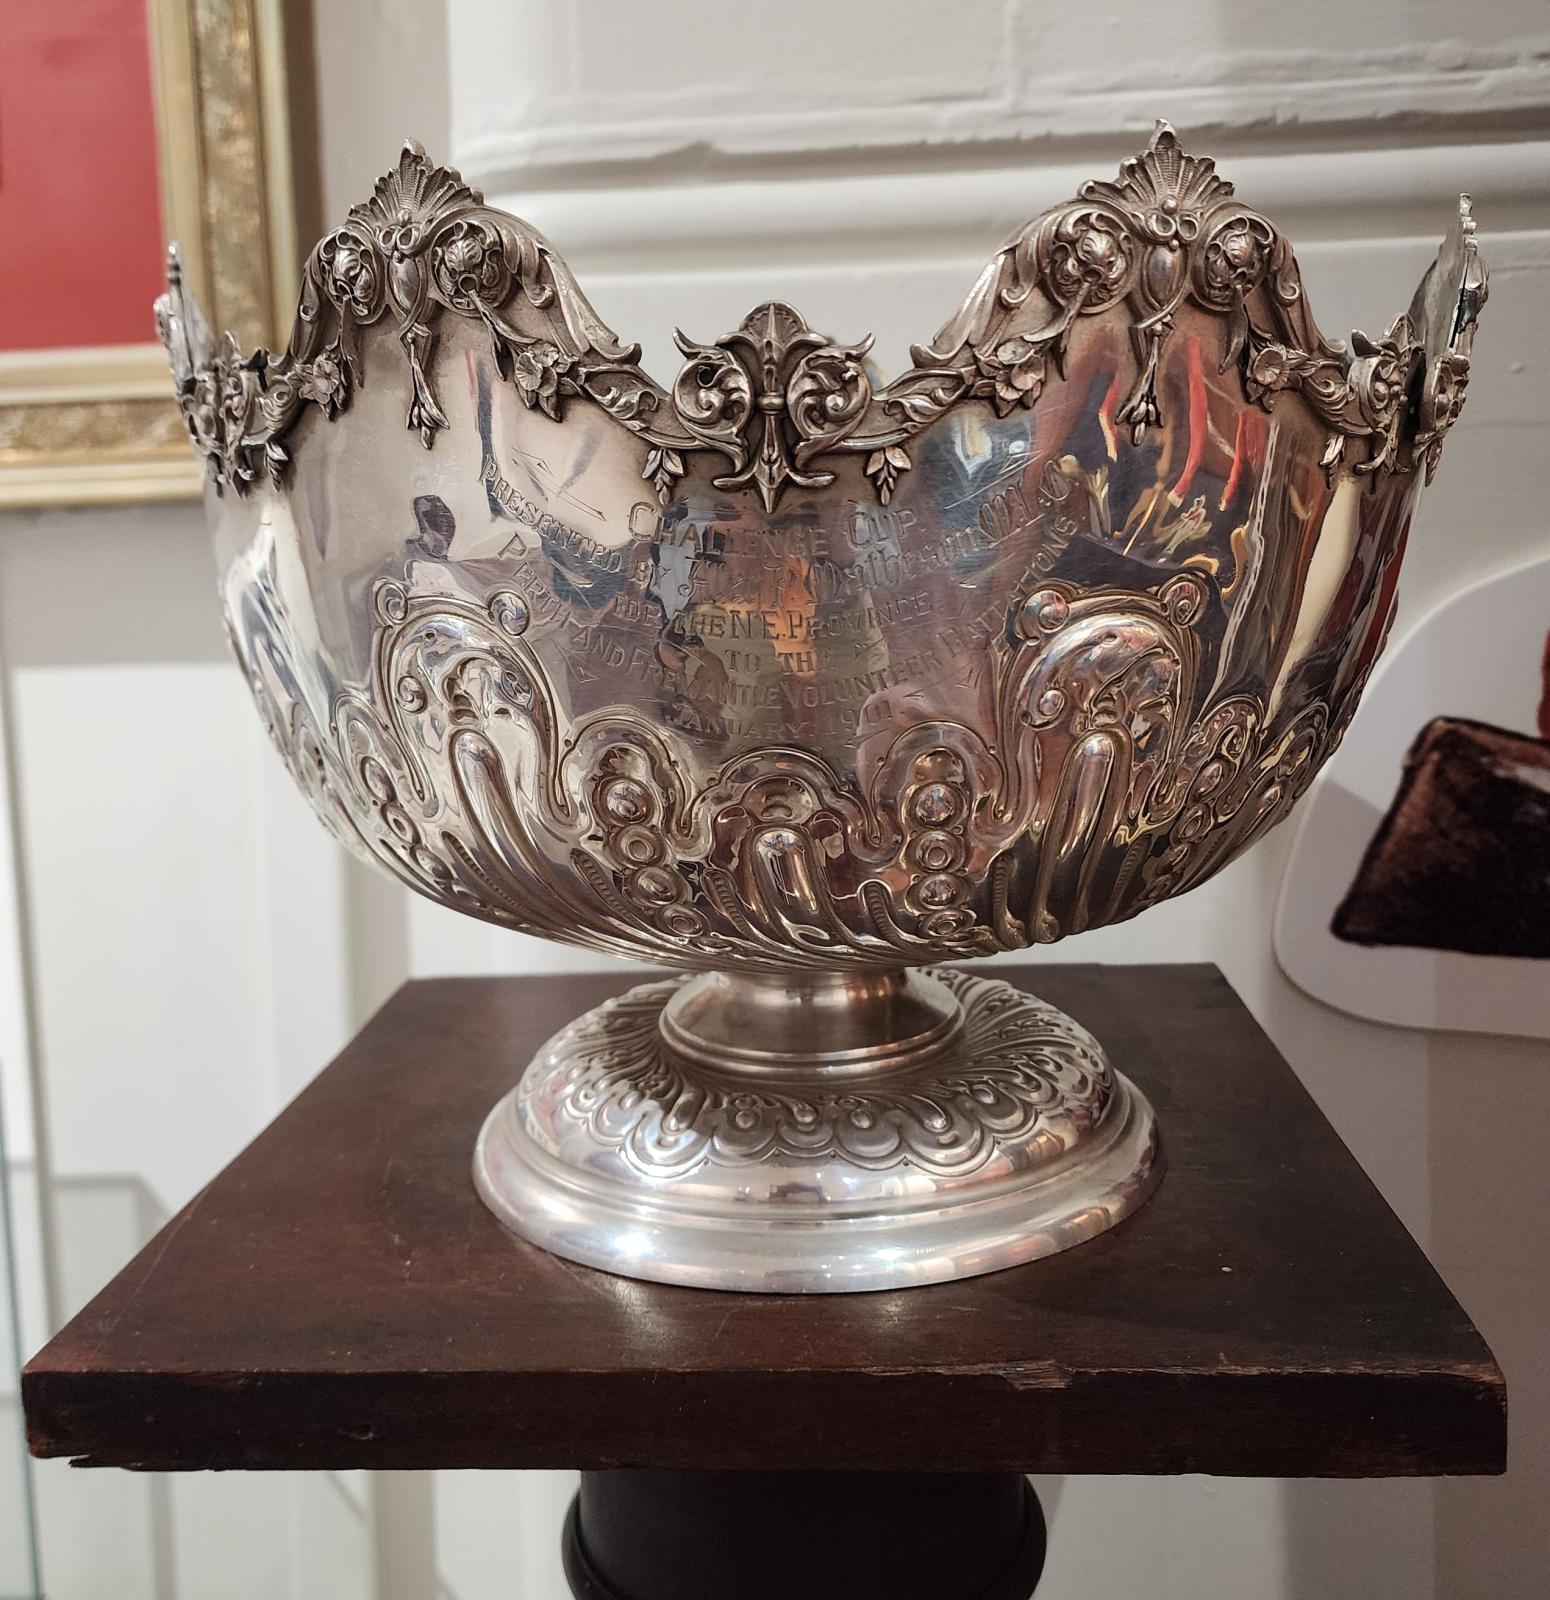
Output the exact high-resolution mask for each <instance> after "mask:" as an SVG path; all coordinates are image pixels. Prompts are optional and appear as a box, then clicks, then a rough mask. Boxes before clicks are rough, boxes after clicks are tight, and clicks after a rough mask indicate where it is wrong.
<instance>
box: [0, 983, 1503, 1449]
mask: <svg viewBox="0 0 1550 1600" xmlns="http://www.w3.org/2000/svg"><path fill="white" fill-rule="evenodd" d="M996 971H997V972H998V974H999V975H1002V976H1006V977H1008V978H1010V979H1011V980H1012V981H1014V982H1021V983H1023V984H1025V985H1026V986H1029V987H1032V986H1034V979H1035V977H1036V978H1037V985H1036V986H1037V989H1038V991H1039V992H1040V993H1041V994H1043V995H1044V996H1045V997H1046V998H1047V999H1049V1000H1051V1001H1053V1002H1054V1003H1055V1004H1057V1005H1059V1006H1062V1007H1064V1008H1065V1009H1067V1010H1068V1011H1070V1012H1071V1013H1072V1014H1073V1015H1074V1016H1076V1017H1077V1018H1078V1019H1080V1020H1081V1021H1083V1022H1085V1023H1087V1024H1088V1026H1089V1027H1091V1028H1092V1029H1093V1030H1094V1031H1095V1032H1096V1033H1097V1034H1098V1035H1099V1037H1100V1038H1101V1039H1102V1041H1103V1042H1104V1044H1105V1045H1106V1046H1107V1047H1108V1049H1109V1052H1110V1054H1111V1056H1112V1057H1113V1059H1114V1060H1115V1061H1116V1063H1118V1064H1119V1065H1120V1066H1122V1067H1123V1069H1124V1070H1125V1071H1126V1072H1128V1073H1130V1074H1131V1075H1132V1076H1133V1077H1134V1078H1135V1079H1136V1080H1137V1082H1139V1083H1140V1085H1141V1086H1142V1087H1143V1088H1144V1089H1145V1091H1146V1092H1147V1094H1148V1095H1150V1096H1151V1098H1152V1101H1153V1104H1154V1105H1155V1106H1156V1108H1157V1111H1158V1114H1159V1117H1160V1118H1161V1121H1162V1127H1163V1131H1164V1138H1165V1141H1166V1147H1167V1154H1168V1163H1169V1170H1168V1175H1167V1177H1166V1178H1165V1179H1164V1181H1163V1184H1162V1187H1161V1188H1160V1189H1159V1190H1158V1192H1157V1194H1156V1196H1155V1197H1154V1198H1153V1199H1152V1200H1151V1201H1150V1202H1149V1203H1148V1204H1147V1205H1145V1206H1144V1207H1143V1208H1142V1209H1141V1211H1140V1212H1138V1213H1137V1214H1136V1215H1135V1216H1134V1217H1133V1218H1131V1219H1130V1220H1129V1221H1127V1222H1125V1223H1122V1224H1121V1225H1120V1226H1119V1227H1118V1228H1116V1229H1115V1230H1114V1231H1112V1232H1111V1233H1108V1234H1106V1235H1104V1236H1103V1237H1101V1238H1099V1239H1097V1240H1094V1241H1093V1242H1091V1243H1088V1244H1084V1245H1081V1246H1079V1247H1077V1248H1076V1249H1074V1250H1070V1251H1067V1252H1066V1253H1065V1254H1063V1255H1059V1256H1055V1257H1052V1258H1050V1259H1048V1260H1045V1261H1038V1262H1034V1263H1032V1264H1030V1265H1028V1266H1024V1267H1015V1268H1012V1269H1011V1270H1010V1271H1006V1272H1000V1273H995V1274H992V1275H990V1276H988V1277H983V1278H977V1279H972V1280H970V1281H967V1282H962V1283H954V1284H945V1285H942V1286H940V1287H934V1288H926V1289H910V1290H904V1291H900V1292H897V1293H884V1294H871V1295H852V1296H845V1295H834V1296H827V1295H820V1296H812V1297H803V1298H796V1297H766V1296H756V1295H731V1294H721V1293H711V1292H707V1291H703V1290H695V1289H675V1288H666V1287H659V1286H657V1285H654V1284H645V1283H635V1282H631V1281H628V1280H626V1279H623V1278H614V1277H609V1276H607V1275H606V1274H604V1273H600V1272H594V1271H591V1270H589V1269H587V1268H584V1267H577V1266H572V1265H569V1264H568V1263H566V1262H563V1261H560V1260H557V1259H555V1258H554V1257H551V1256H548V1255H545V1254H544V1253H542V1252H541V1251H539V1250H536V1249H534V1248H532V1247H530V1246H527V1245H524V1244H522V1243H520V1242H518V1241H517V1240H516V1239H514V1238H512V1237H511V1236H509V1235H508V1234H506V1233H505V1232H504V1231H503V1230H502V1229H501V1227H500V1226H499V1225H498V1224H497V1223H496V1222H495V1221H494V1219H493V1218H492V1217H491V1216H490V1215H489V1214H487V1213H486V1211H485V1210H484V1207H483V1206H482V1205H481V1203H480V1201H479V1200H478V1198H477V1197H476V1195H475V1193H474V1189H473V1184H472V1181H471V1179H470V1176H469V1163H470V1156H471V1152H472V1148H473V1142H474V1136H475V1134H476V1132H477V1131H478V1128H479V1124H480V1122H481V1120H482V1118H483V1117H484V1114H485V1112H486V1111H487V1110H488V1109H489V1107H490V1106H491V1104H492V1103H493V1102H494V1101H495V1100H496V1098H497V1097H498V1096H499V1095H500V1094H501V1093H502V1092H503V1091H504V1090H505V1089H506V1088H507V1087H508V1086H509V1085H510V1084H511V1082H512V1081H513V1080H514V1079H515V1077H516V1076H517V1074H518V1072H519V1071H520V1069H521V1067H522V1066H523V1064H524V1063H525V1062H526V1061H527V1059H528V1058H529V1056H531V1055H532V1053H533V1052H534V1050H535V1049H536V1047H537V1046H538V1045H539V1044H540V1043H541V1042H542V1040H543V1039H544V1038H545V1037H546V1036H547V1035H548V1034H550V1033H551V1032H553V1031H554V1030H555V1029H556V1028H558V1027H559V1026H560V1025H561V1024H562V1023H564V1022H565V1021H567V1020H569V1019H570V1018H571V1017H572V1016H574V1015H575V1014H576V1013H577V1012H579V1011H580V1010H582V1009H583V1008H584V1007H586V1006H589V1005H592V1004H594V1003H595V1002H597V1001H598V1000H601V999H602V998H603V997H604V996H605V995H607V994H608V993H610V992H613V991H615V990H617V989H619V988H620V987H622V986H623V984H624V982H625V981H627V980H624V979H622V978H621V977H620V976H618V975H600V976H596V977H566V978H555V977H543V978H470V979H449V980H438V981H432V982H420V983H413V984H409V985H407V986H406V987H405V988H403V989H402V990H400V991H399V993H398V994H397V995H396V996H395V997H394V998H393V999H392V1000H391V1001H390V1002H389V1003H388V1005H387V1006H386V1007H385V1008H384V1009H383V1010H382V1011H381V1012H380V1013H378V1015H377V1016H376V1017H375V1018H374V1019H373V1020H372V1022H371V1023H369V1024H368V1025H367V1027H366V1028H365V1030H364V1031H363V1032H362V1033H361V1034H360V1036H359V1037H358V1038H357V1039H356V1040H355V1042H354V1043H353V1044H351V1045H350V1047H349V1048H348V1049H347V1050H346V1051H345V1052H344V1054H343V1055H341V1056H340V1057H339V1059H338V1060H337V1061H335V1062H334V1063H333V1064H332V1065H331V1066H330V1067H328V1068H327V1070H326V1071H324V1072H323V1073H322V1074H321V1075H320V1076H319V1077H318V1078H317V1079H316V1080H315V1081H314V1082H313V1083H312V1085H311V1086H310V1087H309V1088H308V1089H307V1090H306V1091H305V1092H304V1093H303V1094H302V1095H301V1096H300V1097H299V1098H298V1099H297V1100H296V1101H295V1102H294V1103H293V1104H292V1105H291V1106H290V1107H289V1108H288V1109H287V1110H286V1111H285V1112H284V1113H282V1115H281V1116H280V1117H279V1118H278V1119H277V1120H276V1121H275V1122H274V1123H273V1124H272V1126H271V1127H270V1128H269V1129H268V1130H267V1131H266V1132H265V1133H264V1134H263V1135H262V1136H261V1137H260V1138H258V1139H257V1140H256V1141H255V1142H254V1143H253V1144H252V1145H251V1146H250V1147H249V1148H248V1149H247V1150H246V1151H244V1152H243V1154H242V1155H240V1156H239V1157H238V1158H237V1159H236V1160H235V1161H234V1162H233V1163H232V1164H231V1166H229V1167H228V1168H227V1169H226V1170H225V1171H224V1172H223V1173H221V1175H220V1176H219V1177H218V1178H216V1179H215V1181H214V1182H213V1183H211V1184H210V1186H209V1187H208V1188H207V1189H205V1191H204V1192H203V1193H202V1194H200V1195H199V1196H198V1197H197V1198H196V1199H195V1200H194V1201H193V1203H192V1204H191V1205H189V1206H188V1208H187V1209H186V1210H185V1211H183V1212H182V1213H181V1214H180V1215H179V1216H177V1217H176V1218H174V1219H173V1221H172V1222H170V1223H169V1224H168V1225H167V1226H166V1227H165V1228H163V1229H162V1231H161V1232H160V1233H159V1234H158V1235H157V1237H156V1238H155V1239H154V1240H153V1241H152V1242H151V1244H150V1245H149V1246H148V1247H147V1248H146V1249H145V1250H144V1251H142V1252H141V1254H140V1255H139V1256H138V1257H137V1258H136V1259H135V1260H134V1261H133V1262H131V1263H130V1265H129V1266H127V1267H125V1269H124V1270H123V1271H122V1272H121V1273H120V1274H119V1275H118V1277H117V1278H115V1279H114V1280H113V1282H112V1283H110V1284H109V1285H108V1287H107V1288H106V1289H104V1290H103V1292H102V1293H101V1294H100V1295H98V1297H97V1298H96V1299H95V1300H94V1301H92V1303H91V1304H90V1305H89V1306H87V1307H86V1309H85V1310H84V1311H82V1312H81V1314H80V1315H79V1316H78V1317H76V1319H75V1320H74V1321H73V1322H72V1323H70V1325H69V1326H68V1327H67V1328H65V1329H64V1330H63V1332H61V1333H60V1334H59V1335H58V1337H57V1338H55V1339H54V1340H53V1341H52V1342H51V1343H50V1344H49V1345H48V1346H47V1347H46V1348H45V1349H44V1350H43V1351H42V1352H41V1353H40V1354H39V1355H38V1356H37V1357H35V1358H34V1360H33V1361H32V1362H31V1363H30V1364H29V1365H28V1367H27V1369H26V1372H25V1373H24V1375H23V1379H22V1384H23V1397H24V1401H25V1405H26V1412H27V1424H28V1431H29V1437H30V1439H31V1442H32V1448H33V1450H34V1451H35V1452H36V1453H37V1454H39V1455H49V1456H56V1455H68V1456H74V1457H77V1458H79V1460H80V1462H81V1463H82V1464H84V1465H92V1466H129V1467H145V1468H157V1469H188V1468H208V1467H289V1468H324V1467H329V1468H347V1467H421V1468H426V1467H554V1466H573V1467H606V1466H673V1467H744V1468H753V1467H760V1468H769V1467H790V1468H853V1469H897V1470H904V1469H912V1470H971V1469H972V1470H1026V1471H1030V1472H1141V1473H1169V1472H1210V1473H1231V1474H1275V1475H1286V1476H1308V1475H1344V1476H1368V1475H1384V1476H1387V1475H1400V1474H1415V1473H1422V1474H1427V1473H1475V1472H1499V1471H1501V1470H1502V1469H1503V1465H1504V1457H1505V1450H1506V1416H1505V1394H1504V1389H1503V1383H1502V1376H1501V1373H1500V1371H1499V1370H1498V1368H1497V1366H1496V1363H1495V1361H1494V1360H1493V1359H1492V1356H1491V1353H1490V1351H1489V1350H1488V1349H1487V1348H1486V1345H1485V1343H1484V1341H1483V1340H1482V1339H1481V1338H1480V1335H1479V1334H1478V1333H1477V1332H1476V1331H1475V1329H1474V1327H1473V1326H1472V1324H1471V1323H1470V1321H1469V1318H1468V1317H1467V1316H1466V1315H1465V1314H1464V1312H1463V1311H1462V1310H1461V1309H1460V1307H1459V1305H1458V1303H1457V1302H1456V1301H1455V1300H1454V1299H1453V1297H1452V1295H1451V1294H1449V1292H1448V1290H1447V1288H1446V1287H1445V1286H1444V1285H1443V1283H1442V1282H1441V1280H1440V1279H1439V1278H1438V1277H1437V1275H1436V1273H1435V1272H1434V1271H1433V1270H1432V1268H1431V1266H1430V1265H1429V1264H1428V1263H1427V1261H1426V1258H1425V1257H1424V1256H1423V1255H1422V1253H1421V1251H1420V1250H1419V1248H1417V1246H1416V1245H1415V1243H1414V1242H1413V1241H1412V1240H1411V1238H1410V1236H1409V1235H1408V1234H1407V1233H1406V1232H1405V1230H1404V1228H1403V1227H1402V1226H1401V1225H1400V1223H1399V1221H1398V1219H1397V1218H1396V1217H1395V1216H1394V1214H1393V1213H1392V1212H1391V1211H1390V1210H1389V1208H1388V1206H1387V1205H1386V1204H1385V1203H1384V1201H1383V1199H1382V1198H1381V1197H1380V1196H1379V1194H1378V1192H1377V1191H1376V1189H1374V1188H1373V1186H1372V1184H1371V1183H1370V1182H1369V1181H1368V1179H1367V1178H1366V1176H1365V1175H1364V1174H1363V1173H1362V1171H1361V1169H1360V1168H1359V1167H1358V1166H1357V1164H1356V1162H1355V1160H1354V1159H1353V1158H1352V1157H1351V1155H1350V1153H1349V1152H1348V1151H1347V1150H1346V1148H1345V1146H1344V1145H1342V1144H1341V1142H1340V1140H1339V1139H1338V1138H1337V1137H1336V1136H1335V1133H1334V1131H1333V1130H1332V1129H1331V1128H1330V1126H1329V1124H1328V1123H1327V1122H1326V1121H1325V1120H1324V1118H1323V1117H1322V1116H1321V1115H1320V1113H1319V1112H1318V1110H1317V1109H1316V1108H1315V1106H1314V1105H1313V1102H1312V1101H1311V1100H1310V1099H1309V1097H1308V1096H1307V1094H1306V1093H1305V1092H1304V1091H1303V1089H1302V1088H1301V1086H1300V1085H1299V1084H1298V1082H1297V1080H1296V1078H1295V1077H1294V1076H1293V1075H1292V1073H1291V1071H1290V1070H1289V1068H1288V1067H1287V1066H1286V1064H1285V1063H1284V1062H1283V1061H1282V1059H1281V1058H1280V1056H1278V1055H1277V1054H1276V1052H1275V1050H1274V1049H1273V1048H1272V1046H1271V1045H1270V1043H1269V1041H1268V1040H1267V1039H1266V1038H1265V1036H1264V1034H1263V1033H1262V1032H1261V1031H1260V1030H1259V1028H1258V1027H1257V1026H1256V1025H1255V1024H1254V1022H1253V1020H1252V1019H1251V1018H1250V1016H1249V1014H1248V1013H1247V1011H1246V1010H1245V1009H1244V1007H1243V1006H1242V1005H1241V1003H1240V1002H1239V1001H1238V1000H1237V999H1236V997H1235V996H1234V995H1233V993H1232V991H1231V990H1230V989H1229V988H1228V986H1227V984H1226V983H1225V981H1224V980H1223V979H1222V977H1221V976H1220V974H1218V973H1217V972H1216V971H1215V970H1214V969H1213V968H1209V967H1197V966H1190V967H1183V966H1176V967H1155V966H1154V967H1095V966H1086V967H1073V966H1056V965H1051V966H1046V967H1044V968H1042V969H1038V970H1037V972H1035V969H1032V968H1012V969H1008V968H1005V967H1002V968H998V969H996ZM210 1070H211V1071H212V1072H215V1071H220V1070H221V1063H219V1062H215V1061H212V1062H211V1064H210Z"/></svg>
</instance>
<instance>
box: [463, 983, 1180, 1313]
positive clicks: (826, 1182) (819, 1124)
mask: <svg viewBox="0 0 1550 1600" xmlns="http://www.w3.org/2000/svg"><path fill="white" fill-rule="evenodd" d="M820 1037H821V1038H822V1039H823V1040H824V1041H825V1044H824V1049H823V1053H822V1054H817V1053H814V1051H813V1049H812V1041H814V1040H816V1039H818V1038H820ZM755 1040H772V1041H775V1043H773V1044H772V1045H771V1046H769V1047H763V1046H761V1045H759V1044H756V1043H754V1042H753V1041H755ZM1161 1173H1162V1163H1161V1159H1160V1152H1159V1147H1158V1140H1157V1127H1156V1120H1155V1118H1154V1116H1153V1114H1152V1109H1151V1107H1150V1106H1149V1105H1148V1104H1147V1102H1146V1100H1145V1099H1144V1098H1143V1096H1142V1095H1141V1094H1140V1093H1139V1091H1138V1090H1137V1089H1136V1088H1135V1086H1134V1085H1133V1084H1131V1083H1130V1082H1129V1080H1128V1079H1126V1078H1125V1077H1123V1076H1122V1075H1121V1074H1119V1073H1117V1072H1115V1071H1114V1070H1113V1068H1112V1067H1111V1066H1110V1065H1109V1063H1108V1061H1107V1059H1106V1058H1105V1056H1104V1054H1103V1051H1102V1050H1101V1048H1100V1047H1099V1045H1098V1044H1097V1042H1096V1040H1094V1039H1093V1037H1092V1036H1091V1035H1090V1034H1089V1033H1088V1032H1087V1031H1086V1030H1085V1029H1083V1028H1082V1027H1080V1026H1079V1025H1078V1024H1077V1023H1075V1022H1073V1021H1072V1020H1071V1018H1070V1017H1068V1016H1066V1015H1065V1014H1064V1013H1063V1012H1061V1011H1057V1010H1056V1009H1055V1008H1054V1007H1052V1006H1049V1005H1046V1004H1045V1003H1044V1002H1043V1001H1041V1000H1037V999H1035V998H1034V997H1032V996H1030V995H1027V994H1024V993H1023V992H1022V991H1020V990H1017V989H1014V988H1012V987H1011V986H1010V985H1009V984H1005V983H1001V982H999V981H997V980H995V979H989V978H981V977H973V976H970V975H969V974H967V973H963V972H958V971H954V970H950V969H944V970H937V971H931V972H917V973H910V974H908V975H906V974H904V973H896V974H887V975H885V976H884V977H882V978H879V979H872V978H865V979H846V978H838V977H836V978H833V979H820V980H815V981H813V982H806V981H804V982H803V983H802V984H800V985H797V984H786V983H783V982H781V981H779V980H759V979H750V978H748V977H743V976H739V977H737V978H730V977H726V976H723V975H721V974H712V975H710V976H707V977H701V978H696V979H692V980H683V981H671V980H670V981H667V982H659V983H649V984H645V985H642V986H641V987H639V988H636V989H632V990H630V991H629V992H628V993H627V994H624V995H622V996H620V997H619V998H618V999H616V1000H611V1001H608V1002H607V1003H606V1004H604V1005H602V1006H599V1007H598V1008H597V1009H596V1010H594V1011H590V1012H588V1013H587V1014H586V1015H585V1016H583V1017H581V1018H579V1019H578V1020H577V1021H576V1022H574V1023H572V1024H571V1025H570V1026H569V1027H568V1028H565V1029H564V1030H562V1031H561V1032H560V1033H558V1034H556V1035H555V1037H554V1038H553V1039H551V1040H550V1041H549V1043H548V1044H547V1045H545V1047H544V1048H543V1049H542V1050H541V1051H540V1052H539V1054H538V1056H537V1057H536V1058H535V1059H534V1061H533V1063H532V1064H531V1065H530V1066H529V1068H528V1069H527V1072H526V1073H525V1074H524V1076H523V1078H522V1080H521V1082H520V1083H519V1084H518V1085H517V1087H516V1088H515V1089H514V1090H513V1091H512V1092H511V1093H510V1094H509V1095H507V1096H506V1097H505V1099H503V1100H502V1101H501V1102H500V1103H499V1104H498V1105H497V1106H496V1107H495V1109H494V1111H492V1112H491V1114H490V1116H489V1119H488V1120H487V1121H486V1123H485V1125H484V1129H483V1131H482V1132H481V1134H480V1136H479V1144H478V1147H477V1150H476V1153H475V1160H474V1175H475V1180H476V1182H477V1184H478V1186H479V1192H480V1194H481V1195H482V1196H483V1197H484V1200H485V1201H486V1203H487V1204H488V1205H489V1206H490V1208H491V1209H492V1210H493V1211H494V1212H495V1214H496V1215H497V1216H498V1217H499V1218H500V1219H501V1220H502V1221H503V1222H505V1223H506V1224H507V1225H508V1226H509V1227H511V1228H512V1229H514V1230H515V1231H516V1232H517V1233H519V1234H521V1235H522V1236H523V1237H524V1238H527V1239H530V1240H532V1241H533V1242H534V1243H536V1244H539V1245H542V1246H543V1247H544V1248H545V1249H547V1250H551V1251H553V1252H554V1253H555V1254H557V1255H561V1256H565V1257H568V1258H569V1259H570V1260H573V1261H580V1262H583V1263H585V1264H587V1265H589V1266H594V1267H601V1268H604V1269H605V1270H607V1271H610V1272H617V1273H622V1274H624V1275H625V1276H628V1277H633V1278H649V1279H654V1280H656V1281H659V1282H664V1283H680V1284H689V1285H694V1286H697V1287H702V1288H713V1289H736V1290H748V1291H762V1292H766V1293H833V1292H843V1291H853V1290H869V1289H897V1288H904V1287H908V1286H911V1285H915V1284H926V1283H939V1282H942V1281H944V1280H948V1279H952V1278H966V1277H972V1276H974V1275H976V1274H978V1273H982V1272H993V1271H995V1270H997V1269H998V1268H1001V1267H1009V1266H1012V1265H1014V1264H1015V1263H1017V1262H1022V1261H1030V1260H1033V1259H1035V1258H1036V1257H1039V1256H1045V1255H1051V1254H1053V1253H1054V1252H1055V1251H1057V1250H1064V1249H1066V1248H1067V1247H1068V1246H1070V1245H1074V1244H1079V1243H1081V1242H1082V1241H1083V1240H1085V1239H1090V1238H1092V1237H1093V1236H1094V1235H1095V1234H1099V1233H1102V1232H1103V1231H1104V1230H1105V1229H1107V1228H1110V1227H1112V1226H1113V1225H1114V1224H1115V1223H1116V1222H1118V1221H1119V1220H1120V1218H1121V1217H1124V1216H1125V1215H1127V1214H1128V1213H1129V1212H1131V1211H1133V1210H1134V1209H1135V1208H1136V1207H1137V1206H1138V1205H1140V1204H1141V1202H1142V1201H1143V1200H1144V1199H1145V1198H1146V1196H1147V1195H1148V1194H1149V1193H1150V1192H1151V1190H1152V1189H1153V1187H1154V1186H1155V1185H1156V1183H1157V1181H1158V1179H1159V1178H1160V1176H1161Z"/></svg>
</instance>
